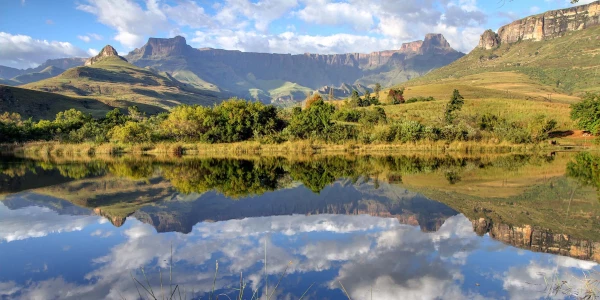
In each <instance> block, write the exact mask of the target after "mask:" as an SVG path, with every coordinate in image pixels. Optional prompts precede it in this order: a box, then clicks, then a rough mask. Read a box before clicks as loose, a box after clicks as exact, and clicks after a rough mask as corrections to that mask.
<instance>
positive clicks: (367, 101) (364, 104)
mask: <svg viewBox="0 0 600 300" xmlns="http://www.w3.org/2000/svg"><path fill="white" fill-rule="evenodd" d="M369 105H371V92H369V90H367V91H366V92H365V96H364V97H363V99H362V101H360V104H359V106H360V107H367V106H369Z"/></svg>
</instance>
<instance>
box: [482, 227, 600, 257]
mask: <svg viewBox="0 0 600 300" xmlns="http://www.w3.org/2000/svg"><path fill="white" fill-rule="evenodd" d="M472 223H473V229H474V230H475V232H477V234H479V235H484V234H486V233H489V234H490V236H491V237H492V238H494V239H496V240H499V241H501V242H503V243H506V244H509V245H513V246H515V247H519V248H524V249H528V250H531V251H536V252H545V253H552V254H560V255H564V256H570V257H574V258H577V259H585V260H593V261H595V262H600V251H599V250H600V242H595V241H588V240H581V239H574V238H571V237H570V236H568V235H564V234H560V233H554V232H552V231H550V230H544V229H537V228H533V227H531V226H529V225H524V226H522V227H515V226H509V225H506V224H496V223H494V222H492V221H491V220H489V219H486V218H480V219H478V220H474V221H472Z"/></svg>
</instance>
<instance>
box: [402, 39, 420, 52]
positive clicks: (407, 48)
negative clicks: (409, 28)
mask: <svg viewBox="0 0 600 300" xmlns="http://www.w3.org/2000/svg"><path fill="white" fill-rule="evenodd" d="M421 46H423V41H414V42H409V43H404V44H402V46H401V47H400V52H403V53H411V52H413V53H417V52H419V50H420V49H421Z"/></svg>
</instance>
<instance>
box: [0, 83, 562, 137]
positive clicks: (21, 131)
mask: <svg viewBox="0 0 600 300" xmlns="http://www.w3.org/2000/svg"><path fill="white" fill-rule="evenodd" d="M402 93H403V90H400V91H399V92H398V93H396V94H395V97H402ZM355 96H357V93H355ZM355 98H356V97H355ZM365 98H366V99H369V100H363V99H360V97H359V98H358V100H357V101H360V102H361V103H362V102H373V101H375V98H374V97H371V96H370V94H369V93H367V94H366V95H365ZM397 99H399V98H397ZM402 99H403V98H402ZM355 100H356V99H355ZM417 101H421V100H420V99H418V100H417ZM422 101H429V98H423V100H422ZM462 103H463V99H462V97H461V96H460V94H459V93H458V91H455V93H454V95H453V97H452V99H451V101H450V102H449V103H448V105H447V109H446V111H447V115H450V116H451V119H452V120H454V119H455V116H454V112H455V111H456V110H460V108H461V106H462ZM361 105H363V104H361ZM334 121H336V122H334ZM346 123H354V124H346ZM356 123H358V124H356ZM523 123H524V122H523ZM444 124H445V125H443V127H440V126H439V125H432V126H425V125H424V124H422V123H420V122H417V121H411V120H397V119H396V120H392V119H391V118H389V117H388V116H387V115H386V111H385V110H384V109H383V108H382V107H379V106H375V107H369V108H357V109H351V108H347V107H344V108H342V109H340V110H336V109H335V107H334V106H333V105H331V104H329V103H325V102H324V101H323V99H322V97H321V96H320V95H318V94H315V95H313V96H311V97H309V99H307V102H306V108H305V109H301V108H300V107H294V108H292V109H286V110H278V109H277V108H276V107H275V106H273V105H265V104H262V103H260V102H249V101H245V100H240V99H236V98H234V99H230V100H228V101H224V102H222V103H221V104H219V105H215V106H213V107H205V106H198V105H194V106H190V105H180V106H176V107H174V108H173V109H172V110H171V111H170V112H168V113H161V114H158V115H152V116H146V115H145V114H143V113H142V112H140V111H139V109H138V108H137V107H130V108H128V109H127V114H124V113H123V112H122V111H121V110H118V109H114V110H112V111H109V112H108V113H107V114H106V116H105V117H103V118H99V119H94V118H92V117H91V116H90V115H88V114H85V113H83V112H81V111H77V110H75V109H70V110H67V111H64V112H59V113H58V114H57V116H56V118H55V119H54V120H40V121H38V122H33V121H32V120H22V119H21V117H20V116H19V115H18V114H10V113H3V114H1V115H0V134H1V135H2V138H3V141H4V142H22V141H31V140H58V141H61V142H68V143H81V142H92V143H105V142H118V143H126V144H131V143H151V142H159V141H186V142H204V143H231V142H240V141H247V140H254V141H259V142H260V143H281V142H284V141H286V140H295V139H313V140H321V141H326V142H331V143H340V142H344V141H360V142H363V143H372V142H400V143H409V142H410V143H412V142H417V141H420V140H429V141H438V140H445V141H448V142H452V141H479V140H481V139H482V138H488V139H493V140H505V141H509V142H512V143H530V142H540V141H542V140H544V139H546V138H548V134H549V133H550V132H551V131H552V130H554V128H555V127H556V124H557V122H556V121H555V120H553V119H550V118H547V117H546V116H543V115H539V116H535V117H534V118H533V119H531V121H529V122H527V124H526V125H523V124H521V123H515V122H511V123H509V122H507V121H506V120H505V119H501V118H499V117H498V116H496V115H491V114H485V115H482V116H480V117H471V118H469V117H467V118H461V119H460V120H458V121H457V122H452V123H444Z"/></svg>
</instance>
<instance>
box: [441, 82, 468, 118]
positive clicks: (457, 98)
mask: <svg viewBox="0 0 600 300" xmlns="http://www.w3.org/2000/svg"><path fill="white" fill-rule="evenodd" d="M464 99H465V98H463V96H461V95H460V93H459V92H458V90H454V92H453V93H452V97H450V102H448V104H446V113H445V119H446V122H447V123H448V124H451V123H452V121H453V120H454V112H455V111H460V110H461V109H462V106H463V104H464V103H465V101H464Z"/></svg>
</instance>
